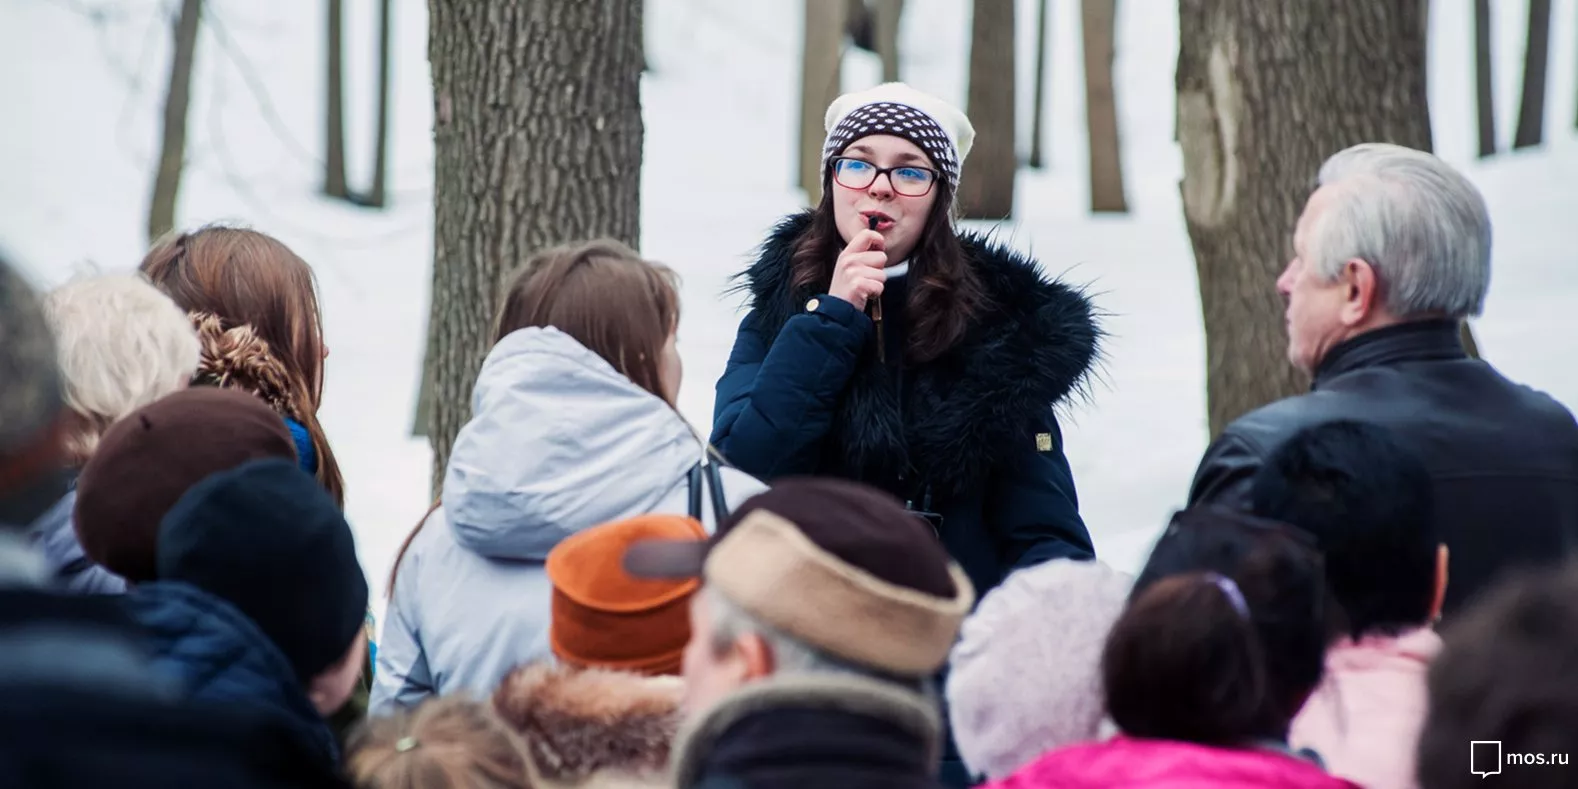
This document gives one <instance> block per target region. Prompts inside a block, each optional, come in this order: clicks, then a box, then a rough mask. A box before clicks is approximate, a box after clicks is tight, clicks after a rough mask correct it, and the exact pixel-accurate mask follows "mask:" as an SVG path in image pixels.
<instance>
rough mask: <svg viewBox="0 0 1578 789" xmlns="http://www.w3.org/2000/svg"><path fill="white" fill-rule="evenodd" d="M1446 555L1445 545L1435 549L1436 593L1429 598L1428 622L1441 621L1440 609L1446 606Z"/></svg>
mask: <svg viewBox="0 0 1578 789" xmlns="http://www.w3.org/2000/svg"><path fill="white" fill-rule="evenodd" d="M1447 560H1448V553H1447V547H1446V543H1442V544H1441V545H1439V546H1437V548H1436V591H1435V594H1434V595H1433V596H1432V597H1431V598H1430V621H1431V622H1439V621H1441V608H1442V606H1444V605H1446V590H1447V564H1448V561H1447Z"/></svg>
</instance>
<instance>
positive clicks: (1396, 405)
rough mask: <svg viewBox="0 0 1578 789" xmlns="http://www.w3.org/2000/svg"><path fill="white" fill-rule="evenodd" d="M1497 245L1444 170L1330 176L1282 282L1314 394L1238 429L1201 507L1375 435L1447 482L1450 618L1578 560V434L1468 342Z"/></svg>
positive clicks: (1339, 158)
mask: <svg viewBox="0 0 1578 789" xmlns="http://www.w3.org/2000/svg"><path fill="white" fill-rule="evenodd" d="M1490 241H1491V228H1490V214H1489V211H1488V210H1487V209H1486V207H1485V201H1484V199H1483V198H1482V197H1481V196H1480V194H1479V191H1478V190H1477V189H1475V187H1474V185H1473V184H1472V183H1470V182H1469V180H1468V179H1467V178H1465V177H1464V176H1463V175H1462V174H1461V173H1459V172H1457V171H1456V170H1454V169H1452V168H1451V167H1449V166H1448V165H1447V164H1445V163H1444V162H1442V161H1441V160H1440V159H1438V158H1436V157H1435V156H1432V155H1430V154H1428V153H1424V152H1421V151H1415V150H1411V149H1408V148H1403V147H1400V146H1396V145H1386V144H1379V143H1367V144H1364V145H1357V146H1354V147H1352V148H1349V149H1347V150H1344V151H1341V152H1339V153H1337V154H1336V155H1334V156H1332V157H1331V158H1330V159H1328V160H1327V161H1326V163H1325V164H1324V165H1323V166H1322V167H1321V170H1320V175H1319V188H1317V189H1316V190H1315V192H1314V194H1312V195H1311V196H1310V198H1309V202H1308V203H1307V204H1306V205H1305V207H1304V213H1303V215H1302V216H1301V217H1299V221H1298V226H1297V228H1296V229H1295V231H1294V236H1293V247H1294V255H1293V260H1291V261H1290V262H1289V263H1288V266H1287V270H1286V271H1284V272H1283V274H1282V276H1281V278H1280V279H1278V280H1277V290H1278V292H1279V293H1281V294H1282V296H1283V298H1284V299H1285V300H1286V301H1287V330H1288V360H1289V361H1290V362H1292V363H1293V364H1294V365H1296V366H1297V367H1299V368H1300V369H1302V370H1304V371H1305V372H1308V373H1310V374H1311V376H1312V377H1313V379H1314V384H1313V387H1312V391H1311V392H1309V393H1308V394H1304V395H1299V396H1297V397H1291V398H1288V399H1286V400H1281V401H1278V402H1276V403H1272V404H1270V405H1267V406H1265V407H1263V408H1260V409H1258V410H1256V411H1253V412H1250V413H1249V414H1246V415H1245V416H1243V417H1240V418H1239V419H1238V420H1237V421H1236V422H1234V423H1233V424H1231V425H1229V426H1228V427H1227V429H1226V430H1224V431H1223V433H1222V435H1221V436H1219V437H1218V438H1217V439H1216V440H1215V441H1214V442H1212V444H1211V446H1210V447H1209V448H1208V449H1207V450H1206V453H1205V457H1204V459H1203V460H1202V461H1201V463H1200V467H1199V469H1198V471H1196V473H1195V478H1194V484H1193V485H1192V488H1191V490H1190V495H1189V503H1190V504H1191V505H1193V504H1197V503H1200V502H1205V501H1212V502H1217V503H1223V504H1229V505H1233V506H1240V507H1247V506H1248V491H1249V486H1250V480H1251V478H1252V477H1253V475H1254V473H1255V470H1256V469H1257V468H1258V467H1259V466H1260V464H1261V462H1262V461H1263V459H1264V458H1265V457H1266V456H1267V455H1268V454H1269V453H1270V452H1271V451H1272V450H1274V449H1275V448H1276V447H1277V446H1278V445H1279V444H1281V443H1282V442H1283V441H1284V440H1286V439H1287V438H1288V437H1289V436H1291V435H1293V434H1294V433H1295V432H1297V431H1298V430H1300V429H1301V428H1304V427H1307V426H1310V425H1314V424H1318V423H1321V422H1326V421H1330V420H1334V419H1358V420H1365V421H1369V422H1373V423H1376V424H1379V425H1382V426H1384V427H1387V428H1390V429H1392V430H1393V431H1394V433H1395V434H1396V435H1397V436H1398V438H1399V439H1400V440H1402V441H1403V442H1404V443H1405V444H1406V445H1408V447H1409V448H1410V449H1411V450H1413V451H1414V452H1416V453H1418V454H1419V456H1420V457H1422V458H1424V459H1425V461H1426V463H1427V465H1428V466H1429V469H1430V473H1431V478H1432V483H1433V488H1434V496H1435V502H1436V507H1435V511H1436V513H1437V516H1436V517H1437V519H1438V524H1437V526H1438V532H1439V533H1440V534H1441V535H1442V537H1443V538H1444V539H1445V541H1446V543H1447V544H1448V546H1449V547H1450V549H1451V567H1450V575H1451V579H1452V580H1451V584H1450V586H1449V589H1448V592H1447V600H1446V607H1445V612H1446V613H1447V614H1448V615H1450V614H1451V613H1452V611H1453V610H1455V609H1457V608H1459V607H1461V606H1462V605H1463V604H1464V603H1465V602H1466V601H1467V600H1469V599H1470V598H1472V597H1473V596H1474V595H1476V594H1477V593H1478V592H1480V591H1481V590H1482V589H1484V588H1485V587H1486V586H1487V585H1488V584H1490V583H1492V582H1493V581H1494V580H1495V579H1496V578H1497V577H1498V576H1499V575H1500V574H1501V573H1503V572H1504V571H1506V570H1509V569H1512V568H1516V567H1523V566H1529V565H1535V564H1543V563H1546V562H1549V561H1552V560H1556V559H1559V558H1561V557H1563V556H1566V555H1569V554H1570V553H1572V550H1573V548H1574V547H1575V546H1578V423H1575V422H1574V420H1573V416H1572V413H1571V412H1569V411H1568V410H1567V409H1566V408H1565V407H1563V406H1562V405H1561V404H1560V403H1558V402H1556V400H1554V399H1552V398H1551V397H1550V396H1548V395H1546V394H1544V393H1541V392H1537V391H1535V390H1533V389H1530V388H1529V387H1526V386H1523V385H1520V384H1517V383H1514V382H1512V381H1509V380H1508V379H1507V378H1505V377H1504V376H1502V375H1501V374H1500V373H1499V372H1497V371H1496V370H1495V368H1493V367H1491V366H1490V365H1489V364H1487V363H1485V362H1483V361H1479V360H1475V359H1471V358H1469V357H1468V355H1467V354H1466V353H1465V352H1464V350H1463V347H1462V344H1461V342H1460V340H1459V338H1458V325H1459V323H1460V322H1461V321H1462V320H1463V319H1465V318H1468V317H1470V316H1475V315H1478V314H1480V312H1481V310H1482V309H1483V307H1484V303H1485V292H1486V291H1487V290H1488V288H1489V286H1490Z"/></svg>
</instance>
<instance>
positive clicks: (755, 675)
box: [734, 633, 777, 682]
mask: <svg viewBox="0 0 1578 789" xmlns="http://www.w3.org/2000/svg"><path fill="white" fill-rule="evenodd" d="M734 648H735V649H737V650H739V652H740V659H741V661H742V664H743V666H744V669H745V675H744V676H743V677H741V679H743V680H745V681H747V682H749V681H751V680H757V679H766V678H767V677H770V676H772V675H773V672H774V671H776V670H777V665H776V662H777V661H776V660H774V658H773V648H772V647H771V646H769V645H768V644H767V639H764V638H762V637H761V635H760V634H757V633H748V634H746V635H744V636H741V637H740V640H739V641H736V642H734Z"/></svg>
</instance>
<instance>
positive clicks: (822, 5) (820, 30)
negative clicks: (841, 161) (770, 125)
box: [799, 0, 849, 205]
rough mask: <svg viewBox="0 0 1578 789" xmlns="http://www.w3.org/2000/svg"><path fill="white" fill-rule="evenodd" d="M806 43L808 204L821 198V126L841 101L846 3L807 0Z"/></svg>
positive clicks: (803, 89) (803, 168)
mask: <svg viewBox="0 0 1578 789" xmlns="http://www.w3.org/2000/svg"><path fill="white" fill-rule="evenodd" d="M804 2H805V41H804V49H803V50H802V53H801V58H800V156H799V164H800V188H801V189H803V190H805V196H806V201H807V202H808V203H809V204H810V205H816V204H817V203H818V202H819V201H821V199H822V143H823V141H825V140H826V139H827V130H826V129H824V128H823V127H822V121H823V118H824V117H825V116H826V115H827V107H828V105H830V104H832V103H833V100H834V99H836V98H838V95H839V87H840V85H841V82H842V75H843V68H842V61H843V58H844V51H843V50H844V47H843V43H844V23H845V20H846V18H847V15H848V12H849V4H848V3H847V2H845V0H804Z"/></svg>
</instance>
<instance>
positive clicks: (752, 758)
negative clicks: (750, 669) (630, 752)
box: [669, 674, 942, 789]
mask: <svg viewBox="0 0 1578 789" xmlns="http://www.w3.org/2000/svg"><path fill="white" fill-rule="evenodd" d="M941 752H942V718H941V715H940V713H939V712H938V710H937V706H936V705H935V704H933V703H930V702H928V701H927V699H926V698H925V697H923V696H921V695H920V694H919V693H916V692H914V691H910V690H906V689H904V688H900V687H898V686H896V685H892V684H889V683H887V682H882V681H879V680H874V679H867V678H864V677H858V676H855V675H846V674H799V675H796V674H789V675H782V676H773V677H769V678H767V679H764V680H759V681H757V682H754V683H751V684H749V685H746V686H745V687H744V688H741V689H739V690H737V691H735V692H734V693H732V694H730V695H728V696H726V697H724V698H723V699H722V700H720V701H718V702H717V703H716V704H714V705H713V706H712V707H710V708H708V709H706V710H703V711H701V712H699V713H698V714H697V715H695V716H694V717H693V718H691V719H690V720H689V721H687V722H686V724H685V726H684V728H683V729H681V731H680V733H679V735H678V736H677V737H676V738H675V741H674V756H673V764H672V766H671V768H670V771H669V772H670V774H671V775H672V776H673V778H674V785H675V786H676V787H678V789H689V788H690V787H694V786H697V785H698V784H700V783H701V782H702V781H703V779H707V778H732V779H738V780H739V781H740V782H741V783H740V785H742V786H745V785H748V786H753V787H755V786H763V787H777V786H780V785H782V786H848V787H859V786H866V785H880V786H906V785H915V786H930V785H931V781H930V780H929V776H932V775H935V774H936V772H937V767H938V764H939V763H940V761H941ZM755 771H760V772H761V773H762V774H763V775H762V776H760V778H761V780H760V781H756V780H752V778H753V776H752V775H751V773H752V772H755ZM905 777H909V778H912V779H914V780H912V781H908V782H905V781H903V780H902V779H903V778H905ZM846 779H847V780H846ZM867 782H870V783H869V784H868V783H867ZM720 785H733V784H729V783H727V781H726V780H723V781H720Z"/></svg>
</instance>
